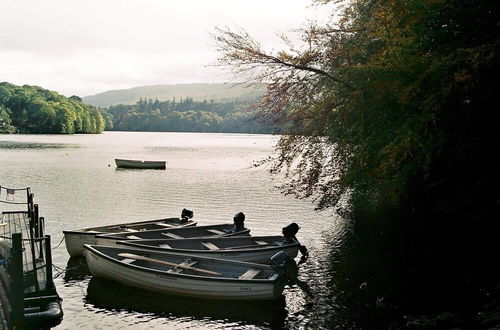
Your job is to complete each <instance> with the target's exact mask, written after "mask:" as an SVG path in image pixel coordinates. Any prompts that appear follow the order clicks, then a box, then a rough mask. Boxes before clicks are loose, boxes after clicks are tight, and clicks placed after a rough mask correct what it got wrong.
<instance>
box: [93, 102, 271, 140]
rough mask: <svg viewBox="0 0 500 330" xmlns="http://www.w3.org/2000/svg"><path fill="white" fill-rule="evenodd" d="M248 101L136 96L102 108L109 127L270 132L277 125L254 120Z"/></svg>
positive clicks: (132, 129)
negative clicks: (134, 100)
mask: <svg viewBox="0 0 500 330" xmlns="http://www.w3.org/2000/svg"><path fill="white" fill-rule="evenodd" d="M250 106H251V104H250V103H249V102H248V101H238V102H237V101H226V102H220V103H219V102H207V101H206V100H203V101H201V102H198V101H194V100H193V99H192V98H191V97H187V98H185V99H181V100H180V101H178V102H177V101H176V100H175V99H173V100H171V101H170V100H168V101H163V102H160V101H158V99H155V100H152V99H148V100H147V99H142V98H141V99H139V101H138V102H137V103H136V104H134V105H124V104H119V105H114V106H110V107H109V108H107V109H101V111H102V114H103V116H104V118H105V119H106V121H110V122H111V123H112V124H111V125H106V127H107V129H109V130H125V131H156V132H230V133H271V132H275V131H278V130H277V128H276V127H274V128H273V127H270V126H269V125H263V124H261V123H260V122H259V121H258V120H256V119H255V116H256V112H255V110H251V109H249V108H250Z"/></svg>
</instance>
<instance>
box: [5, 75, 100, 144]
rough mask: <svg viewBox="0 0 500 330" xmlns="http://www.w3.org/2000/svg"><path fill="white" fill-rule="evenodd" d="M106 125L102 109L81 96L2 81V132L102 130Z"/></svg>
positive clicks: (92, 131)
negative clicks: (100, 110) (84, 101)
mask: <svg viewBox="0 0 500 330" xmlns="http://www.w3.org/2000/svg"><path fill="white" fill-rule="evenodd" d="M104 127H105V121H104V118H103V116H102V115H101V113H100V112H99V111H98V110H97V109H96V108H95V107H94V106H92V105H89V104H85V103H83V102H82V100H81V98H80V97H78V96H71V97H65V96H63V95H60V94H58V93H57V92H54V91H50V90H47V89H43V88H41V87H38V86H29V85H24V86H16V85H13V84H10V83H8V82H2V83H0V133H23V134H30V133H33V134H42V133H43V134H73V133H101V132H102V131H103V130H104Z"/></svg>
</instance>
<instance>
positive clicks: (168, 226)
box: [154, 222, 176, 228]
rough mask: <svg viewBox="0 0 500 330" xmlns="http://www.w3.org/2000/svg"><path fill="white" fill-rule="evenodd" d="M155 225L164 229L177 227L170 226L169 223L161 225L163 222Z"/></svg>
mask: <svg viewBox="0 0 500 330" xmlns="http://www.w3.org/2000/svg"><path fill="white" fill-rule="evenodd" d="M154 224H155V225H158V226H162V227H165V228H172V227H176V226H174V225H169V224H168V223H161V222H158V223H154Z"/></svg>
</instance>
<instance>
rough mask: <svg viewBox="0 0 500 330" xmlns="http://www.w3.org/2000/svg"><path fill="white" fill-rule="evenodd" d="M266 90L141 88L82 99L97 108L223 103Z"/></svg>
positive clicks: (186, 86) (204, 86)
mask: <svg viewBox="0 0 500 330" xmlns="http://www.w3.org/2000/svg"><path fill="white" fill-rule="evenodd" d="M264 88H265V87H264V86H262V87H253V86H252V87H246V86H245V85H235V84H229V83H228V84H222V83H221V84H215V83H213V84H201V83H199V84H198V83H197V84H177V85H152V86H140V87H134V88H129V89H119V90H111V91H106V92H103V93H99V94H96V95H90V96H86V97H84V98H83V101H84V102H85V103H88V104H92V105H94V106H98V107H108V106H110V105H115V104H134V103H136V102H137V101H138V100H139V99H140V98H143V99H144V98H146V99H156V98H157V99H158V100H160V101H165V100H171V99H173V98H174V97H175V98H176V99H177V100H180V99H181V98H186V97H191V98H192V99H193V100H194V101H203V100H207V101H210V100H213V101H216V102H219V101H224V100H235V101H246V100H252V99H255V98H257V97H259V96H261V95H262V94H263V93H264V91H265V89H264Z"/></svg>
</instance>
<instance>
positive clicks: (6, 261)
mask: <svg viewBox="0 0 500 330" xmlns="http://www.w3.org/2000/svg"><path fill="white" fill-rule="evenodd" d="M18 251H21V252H23V251H24V248H20V249H17V250H15V251H13V252H12V253H11V254H10V255H9V256H8V257H7V258H4V259H0V266H2V265H5V264H7V263H8V262H9V260H10V259H12V256H14V254H15V253H16V252H18Z"/></svg>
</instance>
